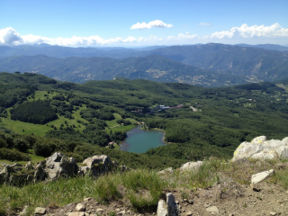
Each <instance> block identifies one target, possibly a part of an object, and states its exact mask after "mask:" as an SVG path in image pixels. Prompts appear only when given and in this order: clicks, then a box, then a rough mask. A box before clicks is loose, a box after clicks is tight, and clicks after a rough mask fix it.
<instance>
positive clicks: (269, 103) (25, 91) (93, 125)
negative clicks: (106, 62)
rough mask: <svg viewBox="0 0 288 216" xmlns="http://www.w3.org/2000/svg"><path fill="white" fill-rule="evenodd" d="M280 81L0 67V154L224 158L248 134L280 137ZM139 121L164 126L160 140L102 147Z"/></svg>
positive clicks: (132, 161) (124, 159)
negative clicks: (65, 77)
mask: <svg viewBox="0 0 288 216" xmlns="http://www.w3.org/2000/svg"><path fill="white" fill-rule="evenodd" d="M287 86H288V82H284V81H283V82H278V83H259V84H247V85H240V86H235V87H226V88H203V87H196V86H191V85H187V84H179V83H156V82H152V81H145V80H133V81H131V80H125V79H117V80H113V81H89V82H86V83H84V84H73V83H67V82H59V81H55V80H53V79H50V78H47V77H45V76H42V75H37V74H32V73H24V74H20V73H14V74H10V73H1V74H0V93H1V94H0V116H1V117H0V158H1V159H8V160H15V161H21V160H24V161H25V160H28V159H29V158H30V159H31V158H34V157H35V156H37V157H38V156H43V157H46V156H49V155H50V154H51V153H53V152H54V151H62V152H64V153H65V154H68V155H71V156H73V157H75V158H76V160H77V161H81V160H83V159H84V158H85V157H88V156H90V155H93V154H95V153H105V154H108V155H110V156H111V157H112V158H113V159H115V160H117V161H118V162H119V163H125V164H126V165H128V166H131V167H149V168H163V167H167V166H174V167H176V166H179V165H180V164H181V163H183V161H188V160H197V159H203V158H207V157H210V156H216V157H226V158H230V157H231V156H232V153H233V151H234V150H235V148H236V147H237V146H238V145H239V144H240V143H241V142H243V141H245V140H250V139H252V138H253V137H255V136H259V135H266V136H268V138H283V137H285V136H287V134H288V128H287V125H288V106H287V102H288V92H287V89H288V88H287ZM160 105H165V106H167V107H169V109H161V108H159V107H160ZM140 122H144V123H145V126H146V127H147V128H158V129H162V130H163V131H165V141H166V143H167V145H165V146H163V147H159V148H155V149H151V150H149V151H148V152H147V153H145V154H133V153H128V152H123V151H121V150H119V149H118V148H108V146H109V145H108V144H109V142H112V141H113V142H116V143H118V144H119V143H120V142H121V141H122V140H123V139H125V137H126V132H127V131H128V130H130V129H132V128H134V127H136V126H137V125H138V124H139V123H140Z"/></svg>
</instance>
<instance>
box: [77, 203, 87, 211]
mask: <svg viewBox="0 0 288 216" xmlns="http://www.w3.org/2000/svg"><path fill="white" fill-rule="evenodd" d="M75 210H76V211H81V212H83V211H85V210H86V207H85V205H84V204H82V203H78V204H77V205H76V207H75Z"/></svg>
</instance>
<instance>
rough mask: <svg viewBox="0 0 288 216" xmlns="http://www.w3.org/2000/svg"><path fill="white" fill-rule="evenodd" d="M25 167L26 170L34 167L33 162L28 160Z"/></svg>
mask: <svg viewBox="0 0 288 216" xmlns="http://www.w3.org/2000/svg"><path fill="white" fill-rule="evenodd" d="M25 169H27V170H33V169H34V167H33V164H32V162H31V161H29V162H28V163H26V165H25Z"/></svg>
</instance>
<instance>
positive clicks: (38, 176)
mask: <svg viewBox="0 0 288 216" xmlns="http://www.w3.org/2000/svg"><path fill="white" fill-rule="evenodd" d="M45 167H46V162H45V161H41V162H40V163H38V164H37V166H36V168H35V172H34V182H36V181H43V180H45V179H46V177H47V173H46V172H45Z"/></svg>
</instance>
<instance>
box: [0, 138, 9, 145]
mask: <svg viewBox="0 0 288 216" xmlns="http://www.w3.org/2000/svg"><path fill="white" fill-rule="evenodd" d="M7 145H8V144H7V142H6V140H5V139H4V138H2V137H0V148H3V147H7Z"/></svg>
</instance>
